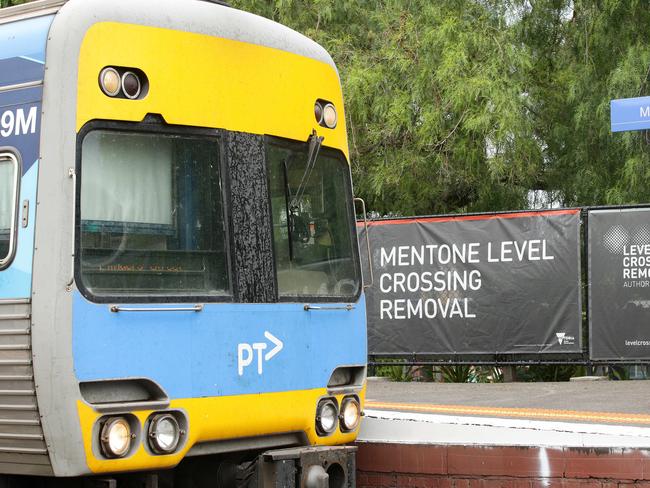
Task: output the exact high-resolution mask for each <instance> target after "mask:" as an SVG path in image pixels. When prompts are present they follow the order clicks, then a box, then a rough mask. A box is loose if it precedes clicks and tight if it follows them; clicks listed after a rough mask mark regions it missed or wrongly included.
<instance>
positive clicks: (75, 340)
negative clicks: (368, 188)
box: [0, 0, 367, 487]
mask: <svg viewBox="0 0 650 488" xmlns="http://www.w3.org/2000/svg"><path fill="white" fill-rule="evenodd" d="M3 29H4V30H3ZM5 34H7V35H5ZM0 36H2V39H3V40H2V42H3V47H2V48H0V64H2V63H3V62H5V63H9V61H6V60H10V61H11V62H14V60H18V61H16V63H17V64H16V66H18V68H16V69H17V70H23V69H24V70H25V71H24V72H21V73H22V75H24V76H22V75H21V76H22V77H20V76H19V77H18V79H17V82H10V81H7V82H6V83H5V85H4V86H3V85H2V76H0V101H2V100H3V98H2V97H5V103H4V107H9V109H7V110H8V111H12V114H14V115H16V116H17V117H19V118H18V119H16V120H17V121H20V123H16V125H15V127H16V128H15V130H14V129H13V127H12V130H11V131H7V132H8V133H9V132H10V134H9V136H7V137H6V138H5V139H3V140H0V170H2V168H3V164H4V165H5V166H6V168H7V171H9V170H11V169H12V168H13V169H14V170H15V171H14V172H13V173H11V174H15V175H17V176H16V178H17V180H16V184H15V185H13V184H12V185H13V186H9V185H4V186H6V187H7V190H2V189H1V188H0V199H4V200H6V201H7V202H9V203H10V204H11V205H15V207H16V208H14V210H13V211H10V210H6V213H7V215H6V216H5V217H6V218H4V220H5V221H7V222H9V223H7V224H6V226H7V232H6V233H5V234H6V239H5V241H6V249H9V251H7V253H6V256H3V255H1V254H2V249H3V248H2V246H0V259H2V260H0V323H1V324H2V325H3V331H2V335H0V342H1V341H5V342H7V341H9V342H11V341H14V342H13V343H12V344H14V345H15V344H17V343H18V342H20V341H22V340H23V339H21V337H23V336H25V335H26V337H27V338H26V339H25V340H26V342H25V343H24V344H23V343H22V342H20V345H21V347H20V348H16V347H14V348H13V349H12V348H11V347H10V346H11V344H9V347H4V346H2V344H0V346H2V347H0V382H5V383H3V385H4V386H3V385H0V390H1V391H0V395H7V397H6V398H5V401H4V402H3V403H6V404H7V405H9V406H8V407H7V408H4V407H6V405H5V406H3V408H2V412H3V413H2V414H1V415H0V417H1V418H0V472H4V473H14V474H27V475H30V474H31V475H34V474H35V475H41V476H54V477H61V476H64V477H78V476H86V475H102V479H104V480H106V479H112V478H113V475H114V474H116V473H117V474H119V473H122V475H121V476H123V478H120V477H119V476H118V477H117V478H116V479H117V480H118V481H119V480H121V479H128V477H124V473H137V472H142V471H147V472H154V473H158V472H160V473H164V472H165V470H167V469H169V468H174V467H176V466H178V465H179V463H180V464H181V466H180V468H183V467H185V469H184V470H182V469H181V471H182V473H181V474H180V475H179V474H178V473H177V474H176V476H175V477H174V476H166V477H165V476H163V475H161V476H162V478H161V479H164V480H166V481H165V483H166V485H165V486H175V485H173V483H174V480H176V482H177V483H178V480H179V479H183V477H185V478H184V479H185V481H184V482H187V480H188V479H190V478H191V479H193V481H192V483H194V485H192V486H204V485H202V484H201V483H203V482H204V483H205V486H213V485H214V483H216V482H218V480H221V483H222V484H228V483H231V482H232V483H234V481H233V480H235V479H236V478H237V476H239V478H241V479H239V481H238V482H239V483H240V484H241V485H242V486H243V485H246V483H249V484H250V483H252V484H254V485H255V486H257V484H258V483H259V486H271V485H272V486H283V485H286V486H289V484H290V482H289V481H287V480H290V479H293V480H294V482H295V483H296V486H309V487H317V486H318V487H320V486H341V487H342V486H353V485H354V458H353V454H352V451H353V450H352V449H349V448H345V447H341V448H334V449H332V448H325V447H323V448H320V447H318V446H335V445H341V444H346V443H349V442H351V441H353V440H354V439H355V438H356V435H357V431H358V426H359V419H360V414H361V409H362V404H363V396H364V391H365V375H366V368H365V364H366V355H367V351H366V324H365V302H364V297H363V284H362V278H361V265H360V262H359V252H358V242H357V238H356V228H355V210H354V203H353V193H352V185H351V179H350V166H349V162H348V147H347V139H346V129H345V117H344V111H343V100H342V94H341V88H340V82H339V77H338V73H337V70H336V67H335V66H334V64H333V62H332V60H331V58H330V57H329V55H328V54H327V53H326V52H325V51H324V50H323V49H322V48H321V47H320V46H319V45H317V44H315V43H314V42H312V41H310V40H308V39H307V38H305V37H304V36H302V35H300V34H298V33H296V32H294V31H292V30H290V29H288V28H286V27H283V26H280V25H278V24H275V23H273V22H271V21H269V20H266V19H263V18H260V17H257V16H254V15H251V14H248V13H245V12H241V11H238V10H236V9H233V8H230V7H228V6H224V5H220V4H218V3H213V2H208V1H201V0H111V1H110V2H107V1H104V0H70V1H69V2H62V1H52V0H43V1H40V2H34V3H32V4H27V5H25V6H20V7H14V8H10V9H4V10H3V11H2V12H1V13H0ZM12 42H13V43H14V44H11V43H12ZM25 46H28V47H27V48H25ZM21 49H23V51H24V52H21V51H20V50H21ZM3 53H4V54H3ZM3 55H4V58H3ZM41 58H42V59H41ZM7 65H8V64H7ZM12 66H13V65H12ZM30 70H31V71H30ZM17 72H18V71H16V73H17ZM14 81H16V80H14ZM12 104H13V105H12ZM12 107H13V108H12ZM32 107H35V108H32ZM21 114H22V115H21ZM32 115H33V116H34V117H33V119H32ZM20 117H22V119H20ZM4 123H5V119H4V115H3V124H4ZM3 128H4V125H3ZM23 129H26V130H23ZM32 129H33V130H32ZM0 133H2V134H3V136H4V135H5V134H4V132H2V131H0ZM5 163H6V164H5ZM7 174H9V173H7ZM12 181H13V180H12ZM4 186H3V187H4ZM12 188H13V193H11V192H10V190H11V189H12ZM3 191H5V194H3V193H2V192H3ZM3 195H4V196H3ZM9 197H11V198H13V200H12V199H11V198H9ZM4 200H3V201H4ZM12 202H13V203H12ZM9 207H10V206H8V207H7V208H9ZM2 208H3V206H2V201H0V210H2ZM12 219H13V220H12ZM2 222H3V218H0V224H1V223H2ZM0 227H2V225H0ZM2 235H3V234H2V229H0V238H2ZM0 241H1V239H0ZM0 244H2V242H0ZM21 334H22V335H21ZM14 339H15V340H14ZM8 351H9V352H8ZM8 354H9V355H8ZM12 361H13V362H12ZM12 378H13V379H12ZM12 388H13V390H12ZM10 422H14V424H12V425H13V427H11V429H17V428H18V427H16V426H17V425H21V426H23V427H24V429H29V430H24V431H23V430H20V432H19V433H18V434H16V435H19V437H17V438H14V439H13V440H8V439H11V438H10V436H6V435H3V432H10V433H11V432H17V431H15V430H11V429H9V430H7V429H8V427H7V425H9V423H10ZM23 427H20V428H21V429H22V428H23ZM20 436H22V437H20ZM17 439H18V440H17ZM309 446H311V447H309ZM314 446H316V448H314ZM305 447H309V448H307V449H305ZM263 452H265V453H266V454H265V456H264V457H263V458H261V460H262V461H263V462H262V464H261V465H260V467H259V469H253V468H251V467H250V466H253V465H246V464H245V463H246V462H247V461H252V460H255V459H258V456H259V455H260V454H261V453H263ZM237 465H239V467H238V468H235V466H237ZM242 466H243V468H242ZM246 466H249V467H248V468H247V467H246ZM180 468H177V470H178V469H180ZM231 468H232V469H231ZM242 469H243V471H242ZM218 472H219V473H220V474H217V473H218ZM242 472H243V473H244V476H243V478H242V476H241V473H242ZM238 473H239V474H238ZM133 476H135V475H133ZM244 478H245V479H247V480H248V481H245V479H244ZM151 479H153V478H151ZM201 480H203V481H201ZM224 480H226V481H224ZM251 480H253V481H251ZM104 482H106V483H108V481H103V482H102V483H104ZM170 483H171V484H170ZM252 484H251V486H252ZM106 486H111V485H110V484H109V485H106ZM118 486H119V485H118Z"/></svg>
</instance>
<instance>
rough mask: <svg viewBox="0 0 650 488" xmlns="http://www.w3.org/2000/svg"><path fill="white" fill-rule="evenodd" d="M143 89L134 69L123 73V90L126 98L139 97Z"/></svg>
mask: <svg viewBox="0 0 650 488" xmlns="http://www.w3.org/2000/svg"><path fill="white" fill-rule="evenodd" d="M141 90H142V84H141V83H140V78H138V75H136V74H135V73H134V72H132V71H127V72H126V73H124V74H123V75H122V91H123V92H124V96H125V97H126V98H129V99H131V100H134V99H136V98H138V97H139V96H140V91H141Z"/></svg>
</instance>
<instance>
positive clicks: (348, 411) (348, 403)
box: [339, 397, 361, 432]
mask: <svg viewBox="0 0 650 488" xmlns="http://www.w3.org/2000/svg"><path fill="white" fill-rule="evenodd" d="M339 419H340V421H341V430H342V431H343V432H350V431H352V430H354V429H356V428H357V427H358V426H359V420H360V419H361V405H359V401H358V400H357V399H356V398H355V397H346V398H344V399H343V402H342V403H341V415H340V416H339Z"/></svg>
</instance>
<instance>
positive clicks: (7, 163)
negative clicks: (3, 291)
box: [0, 151, 20, 270]
mask: <svg viewBox="0 0 650 488" xmlns="http://www.w3.org/2000/svg"><path fill="white" fill-rule="evenodd" d="M19 185H20V161H19V160H18V158H17V157H16V155H15V154H13V153H11V152H8V151H5V152H1V151H0V270H2V269H4V268H6V267H7V266H9V264H10V263H11V260H12V259H13V256H14V254H15V251H16V218H17V214H18V196H19V195H18V194H19Z"/></svg>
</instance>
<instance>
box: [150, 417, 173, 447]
mask: <svg viewBox="0 0 650 488" xmlns="http://www.w3.org/2000/svg"><path fill="white" fill-rule="evenodd" d="M180 436H181V429H180V427H179V426H178V421H177V420H176V419H175V418H174V416H173V415H170V414H168V413H162V414H158V415H154V417H153V418H152V419H151V422H149V433H148V437H149V447H151V449H152V450H153V451H154V452H156V453H158V454H169V453H171V452H174V451H175V450H176V447H177V446H178V441H179V439H180Z"/></svg>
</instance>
